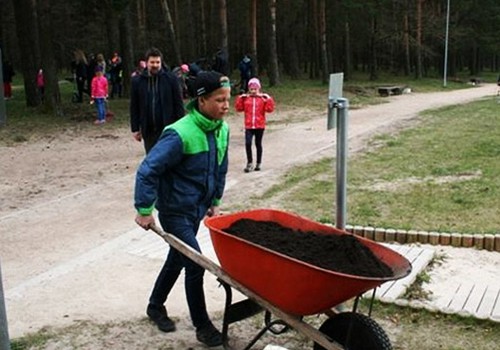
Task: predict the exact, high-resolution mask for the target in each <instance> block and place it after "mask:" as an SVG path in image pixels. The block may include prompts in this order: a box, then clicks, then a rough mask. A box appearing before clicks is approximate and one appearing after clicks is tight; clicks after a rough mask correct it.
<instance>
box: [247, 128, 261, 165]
mask: <svg viewBox="0 0 500 350" xmlns="http://www.w3.org/2000/svg"><path fill="white" fill-rule="evenodd" d="M254 136H255V148H256V149H257V164H260V163H262V138H263V137H264V129H245V151H246V153H247V162H248V163H252V162H253V157H252V139H253V137H254Z"/></svg>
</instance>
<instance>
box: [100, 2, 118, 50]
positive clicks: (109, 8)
mask: <svg viewBox="0 0 500 350" xmlns="http://www.w3.org/2000/svg"><path fill="white" fill-rule="evenodd" d="M104 5H105V13H106V31H107V33H108V50H107V52H106V53H105V55H107V56H106V57H112V56H113V53H114V52H115V51H118V45H119V44H120V35H119V34H118V27H119V23H118V17H117V16H116V11H115V10H114V8H113V0H106V1H105V2H104Z"/></svg>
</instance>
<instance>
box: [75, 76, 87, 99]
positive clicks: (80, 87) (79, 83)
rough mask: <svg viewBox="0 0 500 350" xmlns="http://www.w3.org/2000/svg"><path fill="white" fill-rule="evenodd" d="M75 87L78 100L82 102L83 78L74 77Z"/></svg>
mask: <svg viewBox="0 0 500 350" xmlns="http://www.w3.org/2000/svg"><path fill="white" fill-rule="evenodd" d="M76 88H77V90H78V102H83V92H84V91H85V79H84V78H77V79H76Z"/></svg>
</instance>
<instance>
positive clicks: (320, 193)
mask: <svg viewBox="0 0 500 350" xmlns="http://www.w3.org/2000/svg"><path fill="white" fill-rule="evenodd" d="M498 108H500V106H499V105H498V104H497V102H496V101H495V100H492V99H490V100H484V101H481V102H476V103H471V104H467V105H463V106H454V107H447V108H443V109H440V110H435V111H429V112H427V113H424V114H423V115H422V116H421V123H419V125H418V127H415V128H412V129H408V130H405V131H403V132H401V133H399V134H397V135H390V134H386V135H381V136H378V137H376V138H374V139H373V140H372V141H371V148H370V150H369V151H368V152H366V153H363V154H360V155H356V156H353V157H351V158H350V159H349V163H348V176H347V182H348V186H347V198H348V203H347V213H348V215H347V223H348V224H351V225H362V226H373V227H383V228H396V229H407V230H408V229H415V230H425V231H440V232H459V233H498V231H499V228H500V216H499V215H497V210H498V208H499V207H500V195H499V188H500V177H499V176H498V174H499V173H500V162H499V161H498V159H499V156H500V128H499V127H498V124H499V119H500V116H499V114H498ZM333 167H334V163H333V159H324V160H322V161H319V162H316V163H314V164H309V165H307V166H303V167H299V168H296V169H293V170H292V171H290V172H289V173H288V174H287V175H286V176H285V177H284V178H283V181H282V183H281V184H279V185H277V186H274V187H273V188H271V189H270V190H269V191H268V192H267V193H265V194H264V195H263V196H262V197H260V198H255V199H256V200H258V201H259V203H260V204H259V205H261V206H262V205H265V203H266V202H265V201H266V200H267V201H269V202H273V198H275V197H276V196H280V200H279V203H280V205H282V206H283V209H286V210H291V211H295V212H300V213H302V214H303V215H305V216H308V217H311V218H314V219H316V220H319V221H323V222H332V220H333V217H334V214H333V213H334V210H335V208H334V199H335V176H334V171H333V169H334V168H333ZM263 201H264V202H263ZM274 202H276V201H274Z"/></svg>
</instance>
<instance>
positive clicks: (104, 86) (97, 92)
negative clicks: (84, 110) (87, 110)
mask: <svg viewBox="0 0 500 350" xmlns="http://www.w3.org/2000/svg"><path fill="white" fill-rule="evenodd" d="M90 94H91V97H92V98H107V97H108V79H106V77H105V76H104V75H103V76H100V77H98V76H95V77H94V78H93V79H92V83H91V91H90Z"/></svg>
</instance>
